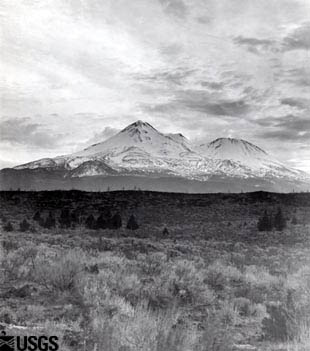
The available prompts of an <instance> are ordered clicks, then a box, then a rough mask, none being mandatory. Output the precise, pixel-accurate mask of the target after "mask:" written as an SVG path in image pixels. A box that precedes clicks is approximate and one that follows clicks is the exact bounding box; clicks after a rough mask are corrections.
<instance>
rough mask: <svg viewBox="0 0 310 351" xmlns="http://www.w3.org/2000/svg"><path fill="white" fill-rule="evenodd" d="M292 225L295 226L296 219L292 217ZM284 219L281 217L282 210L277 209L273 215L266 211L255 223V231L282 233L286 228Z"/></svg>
mask: <svg viewBox="0 0 310 351" xmlns="http://www.w3.org/2000/svg"><path fill="white" fill-rule="evenodd" d="M292 224H297V219H296V217H295V216H294V217H293V219H292ZM286 225H287V223H286V218H285V217H284V215H283V212H282V209H281V208H280V207H279V208H278V210H277V212H276V213H275V214H272V213H269V212H268V211H267V210H265V211H264V213H263V214H262V215H261V217H260V218H259V219H258V222H257V229H258V230H259V231H260V232H263V231H267V232H269V231H272V230H277V231H282V230H283V229H285V228H286Z"/></svg>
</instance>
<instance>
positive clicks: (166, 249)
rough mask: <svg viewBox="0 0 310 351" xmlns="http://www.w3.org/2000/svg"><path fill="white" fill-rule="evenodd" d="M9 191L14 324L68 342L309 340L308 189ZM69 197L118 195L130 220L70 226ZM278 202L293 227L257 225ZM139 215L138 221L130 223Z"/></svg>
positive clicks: (121, 348) (92, 204)
mask: <svg viewBox="0 0 310 351" xmlns="http://www.w3.org/2000/svg"><path fill="white" fill-rule="evenodd" d="M0 195H1V221H2V225H1V226H2V229H1V234H0V241H1V245H0V283H1V284H0V328H1V329H5V330H6V332H7V334H9V335H24V334H28V335H29V334H32V335H38V334H44V333H46V334H47V335H57V336H59V338H60V342H61V346H60V350H61V351H79V350H81V351H82V350H83V351H84V350H91V351H95V350H97V351H138V350H142V351H230V350H231V351H232V350H258V351H280V350H281V351H309V350H310V319H309V316H310V223H309V213H310V212H309V208H310V206H309V201H310V199H309V195H308V194H291V195H290V197H288V198H287V197H285V196H284V197H283V196H282V195H281V194H260V195H259V196H257V194H256V195H254V194H239V195H233V194H232V195H221V194H218V195H212V196H203V195H195V196H192V195H184V196H181V195H180V194H179V195H169V194H156V193H150V194H141V193H139V192H136V193H130V194H128V193H127V194H124V193H121V192H119V193H118V194H115V193H114V194H113V193H107V194H90V195H89V194H87V193H82V194H79V200H77V199H76V198H74V201H73V199H72V198H73V197H75V196H76V195H74V194H72V193H71V194H69V193H66V192H64V193H62V192H60V193H59V194H58V193H57V194H55V193H52V194H51V193H49V195H48V196H46V194H44V193H11V192H8V193H1V194H0ZM141 197H143V198H144V199H145V200H144V201H141ZM30 198H32V200H31V201H30V200H29V199H30ZM146 199H149V200H146ZM99 200H100V201H99ZM124 201H127V203H125V205H124ZM62 202H65V203H66V204H67V205H68V204H71V207H72V208H71V210H73V209H74V208H75V209H76V208H77V207H83V211H84V214H85V216H89V213H94V216H95V217H97V216H98V214H99V213H100V211H101V209H100V206H104V207H105V208H106V206H110V209H111V212H112V213H114V212H115V211H119V212H120V214H121V217H122V219H123V226H122V227H121V228H119V229H117V230H116V229H114V230H112V229H105V230H103V229H88V228H87V227H86V226H85V223H84V222H79V223H78V224H76V223H75V224H74V225H73V224H72V223H71V226H70V228H63V226H60V225H59V224H58V221H59V219H60V218H61V214H60V209H61V208H63V204H62ZM121 204H122V205H121ZM279 206H281V208H282V211H283V213H284V217H285V220H286V228H284V229H283V230H282V231H276V230H271V231H268V232H266V231H261V232H259V231H258V230H257V221H258V219H259V216H261V214H262V212H264V210H266V209H267V210H268V211H269V213H272V212H273V211H276V209H277V208H278V207H279ZM38 209H40V211H41V215H42V216H43V213H44V212H46V213H47V212H50V211H52V210H53V211H54V213H55V217H56V219H57V224H56V226H55V227H53V228H50V229H48V228H45V227H42V226H41V225H39V224H38V222H37V221H35V220H33V215H34V213H35V211H37V210H38ZM155 209H156V210H155ZM46 213H45V215H46ZM130 214H134V215H135V217H136V218H137V222H138V224H139V226H140V227H139V229H137V230H129V229H126V228H125V227H126V221H127V219H128V217H129V216H130ZM23 219H26V220H27V221H28V222H29V223H30V227H29V228H28V229H27V230H25V231H21V229H22V228H21V227H20V223H21V222H22V221H23ZM8 222H10V223H11V224H12V227H13V230H10V231H6V230H4V229H3V228H4V227H5V226H6V225H7V224H8ZM163 227H166V228H167V231H166V232H165V233H164V232H163Z"/></svg>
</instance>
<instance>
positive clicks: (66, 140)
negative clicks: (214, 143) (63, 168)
mask: <svg viewBox="0 0 310 351" xmlns="http://www.w3.org/2000/svg"><path fill="white" fill-rule="evenodd" d="M0 21H1V23H0V28H2V32H0V35H1V41H0V43H1V44H0V45H1V47H0V50H1V56H0V65H1V67H0V89H1V90H0V112H1V119H0V155H1V156H0V168H1V167H4V166H11V165H16V164H19V163H24V162H26V161H31V160H34V159H38V158H41V157H45V156H48V157H50V156H56V155H60V154H65V153H71V152H73V151H76V150H79V149H80V148H83V147H85V146H86V145H88V144H92V143H94V142H98V141H101V140H104V139H105V138H107V137H109V136H111V135H113V133H115V132H116V131H118V130H119V129H122V128H124V127H125V126H126V125H127V124H129V123H132V122H134V121H135V120H137V119H142V120H145V121H147V122H149V123H151V124H152V125H153V126H154V127H155V128H157V129H159V130H161V131H163V132H181V133H183V134H184V135H185V136H187V137H188V138H190V139H199V140H201V141H204V142H209V141H211V140H213V139H215V138H217V137H228V136H229V137H236V138H243V139H246V140H249V141H251V142H253V143H255V144H257V145H258V146H260V147H262V148H263V149H265V150H267V151H269V152H271V153H272V154H274V155H276V156H277V157H278V159H280V160H282V161H285V162H286V163H287V164H288V165H290V166H294V167H297V168H300V169H303V170H307V171H309V172H310V113H309V111H310V54H309V48H310V0H259V1H258V0H130V1H129V0H44V1H42V0H1V2H0Z"/></svg>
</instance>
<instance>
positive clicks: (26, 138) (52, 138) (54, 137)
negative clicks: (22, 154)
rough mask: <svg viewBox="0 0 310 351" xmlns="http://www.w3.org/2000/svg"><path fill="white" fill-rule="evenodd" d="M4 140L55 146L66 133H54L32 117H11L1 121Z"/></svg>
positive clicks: (33, 145)
mask: <svg viewBox="0 0 310 351" xmlns="http://www.w3.org/2000/svg"><path fill="white" fill-rule="evenodd" d="M0 136H1V141H2V142H8V143H10V144H13V145H25V146H29V147H39V148H45V149H49V148H54V147H56V146H57V145H58V144H59V143H60V139H61V138H63V137H65V135H64V134H54V133H53V131H52V130H50V129H48V128H46V127H44V126H43V125H41V124H38V123H33V122H31V121H30V118H27V117H24V118H11V119H8V120H4V121H2V122H0Z"/></svg>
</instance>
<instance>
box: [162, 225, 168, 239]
mask: <svg viewBox="0 0 310 351" xmlns="http://www.w3.org/2000/svg"><path fill="white" fill-rule="evenodd" d="M168 235H169V230H168V229H167V227H165V228H164V230H163V236H164V237H166V236H168Z"/></svg>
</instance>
